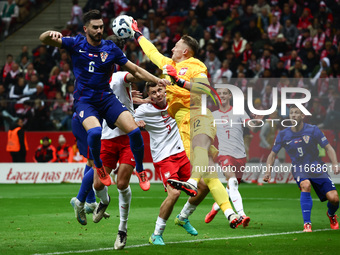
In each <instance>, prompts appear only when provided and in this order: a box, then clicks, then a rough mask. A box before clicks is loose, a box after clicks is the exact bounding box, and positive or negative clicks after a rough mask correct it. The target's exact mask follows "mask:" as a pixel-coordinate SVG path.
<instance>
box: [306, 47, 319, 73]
mask: <svg viewBox="0 0 340 255" xmlns="http://www.w3.org/2000/svg"><path fill="white" fill-rule="evenodd" d="M303 62H304V63H306V66H307V68H306V74H305V77H311V75H312V72H313V70H314V68H315V67H316V66H317V65H318V64H319V60H318V58H317V57H316V56H315V53H314V51H313V50H310V51H308V53H307V59H306V60H303Z"/></svg>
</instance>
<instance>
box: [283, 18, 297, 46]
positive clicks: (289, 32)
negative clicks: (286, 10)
mask: <svg viewBox="0 0 340 255" xmlns="http://www.w3.org/2000/svg"><path fill="white" fill-rule="evenodd" d="M283 36H284V37H285V38H286V42H287V44H288V45H289V46H293V45H295V42H296V39H297V38H298V36H299V30H298V29H297V28H296V26H295V25H294V24H292V21H291V20H290V19H287V20H286V22H285V26H284V27H283Z"/></svg>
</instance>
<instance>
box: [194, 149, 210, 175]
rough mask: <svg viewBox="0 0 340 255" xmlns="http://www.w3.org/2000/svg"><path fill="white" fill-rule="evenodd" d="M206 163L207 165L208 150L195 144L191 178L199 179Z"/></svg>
mask: <svg viewBox="0 0 340 255" xmlns="http://www.w3.org/2000/svg"><path fill="white" fill-rule="evenodd" d="M208 165H209V156H208V151H207V150H206V149H204V148H203V147H199V146H196V147H195V148H194V157H193V161H192V173H191V178H192V179H198V180H199V179H200V178H201V177H202V173H204V172H205V171H206V168H207V167H208Z"/></svg>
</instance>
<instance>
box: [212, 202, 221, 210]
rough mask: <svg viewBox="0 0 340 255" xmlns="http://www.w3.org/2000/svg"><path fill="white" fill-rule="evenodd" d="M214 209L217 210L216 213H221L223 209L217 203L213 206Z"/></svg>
mask: <svg viewBox="0 0 340 255" xmlns="http://www.w3.org/2000/svg"><path fill="white" fill-rule="evenodd" d="M213 209H214V210H215V211H219V210H220V209H221V208H220V207H219V206H218V204H217V203H216V202H215V203H214V204H213Z"/></svg>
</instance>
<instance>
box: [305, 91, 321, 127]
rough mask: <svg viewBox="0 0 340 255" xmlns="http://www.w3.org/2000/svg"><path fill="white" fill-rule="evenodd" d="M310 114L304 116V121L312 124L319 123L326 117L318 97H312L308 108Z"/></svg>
mask: <svg viewBox="0 0 340 255" xmlns="http://www.w3.org/2000/svg"><path fill="white" fill-rule="evenodd" d="M309 111H310V113H311V114H312V115H310V116H306V117H307V118H306V120H305V121H306V122H307V123H309V124H312V125H319V124H321V123H322V122H323V121H324V119H325V117H326V109H325V107H323V106H322V104H321V100H320V99H319V98H314V99H313V105H312V108H310V109H309Z"/></svg>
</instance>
